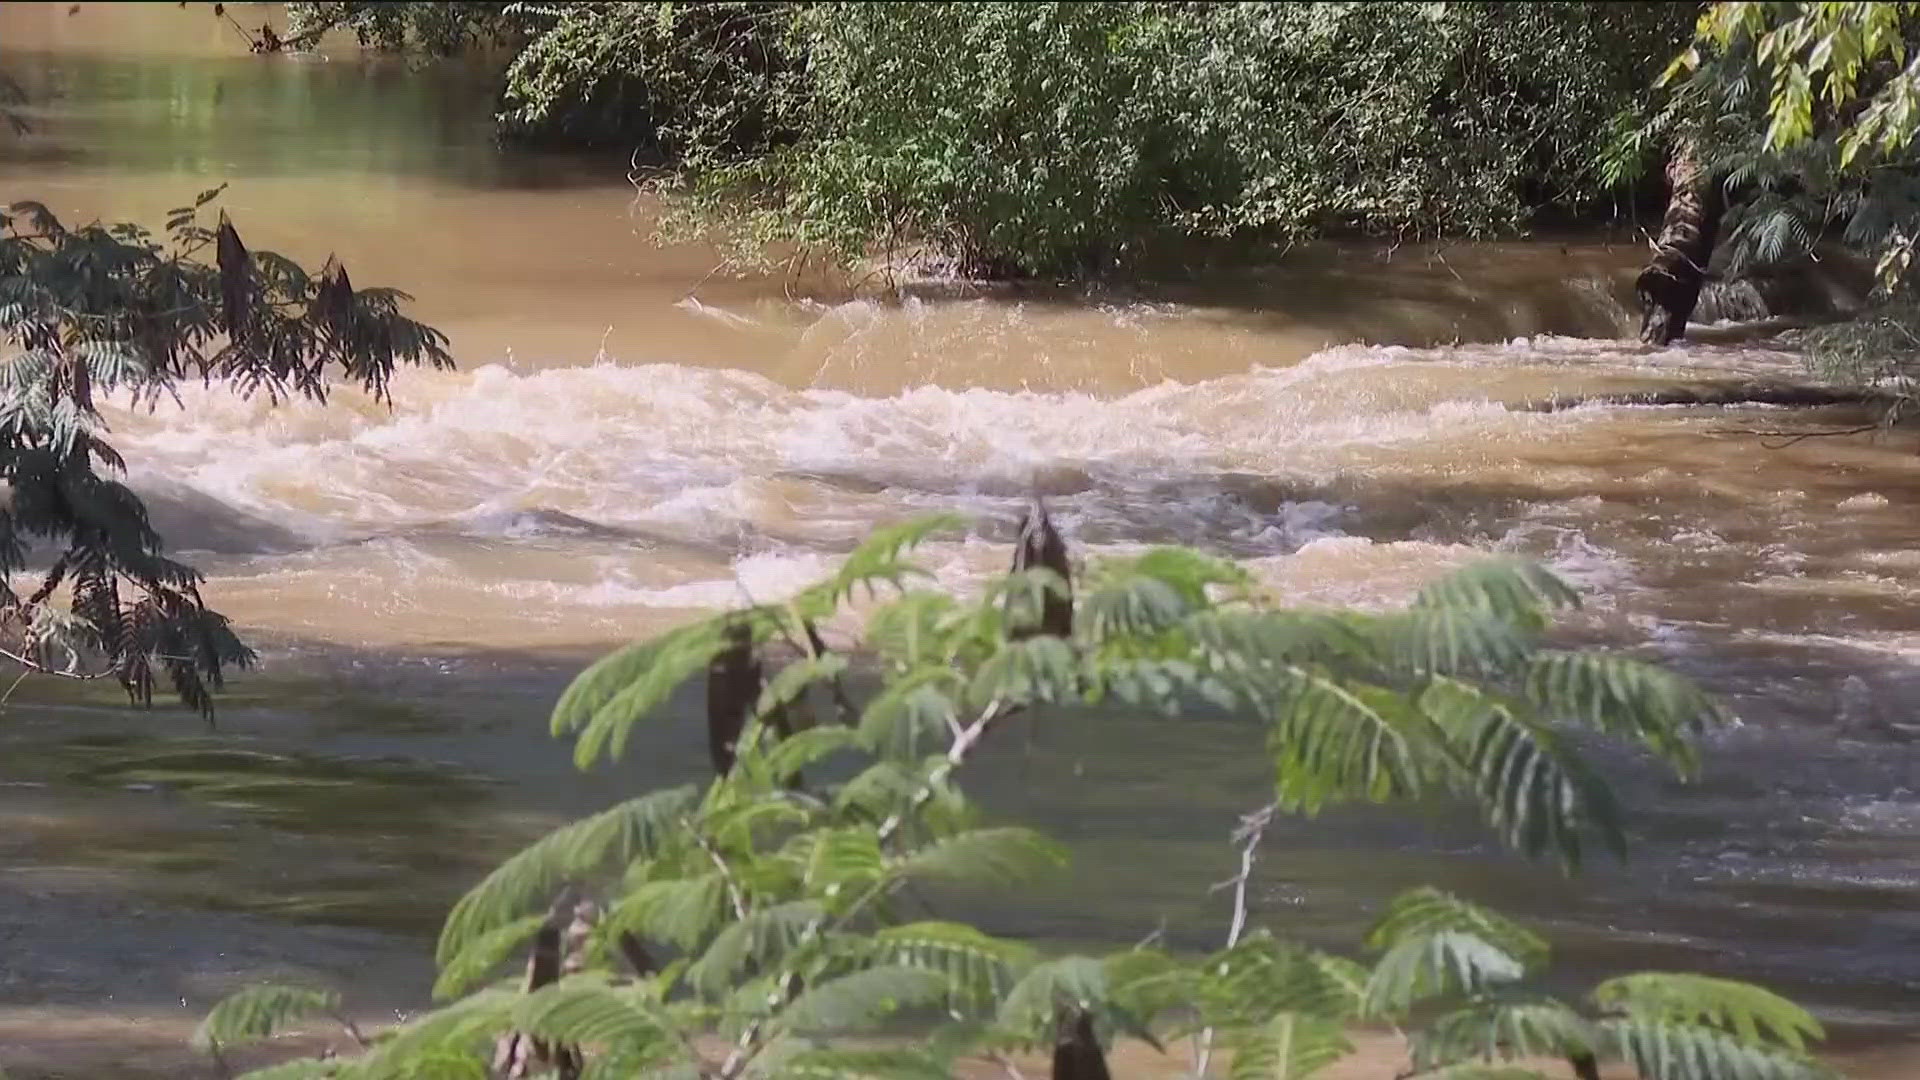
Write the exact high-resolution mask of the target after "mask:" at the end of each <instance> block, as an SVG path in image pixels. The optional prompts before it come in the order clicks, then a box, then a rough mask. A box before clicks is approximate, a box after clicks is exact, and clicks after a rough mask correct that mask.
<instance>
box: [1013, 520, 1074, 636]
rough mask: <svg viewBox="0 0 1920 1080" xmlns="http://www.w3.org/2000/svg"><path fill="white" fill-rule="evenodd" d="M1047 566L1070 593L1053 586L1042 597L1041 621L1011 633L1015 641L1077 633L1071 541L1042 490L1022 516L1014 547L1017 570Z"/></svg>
mask: <svg viewBox="0 0 1920 1080" xmlns="http://www.w3.org/2000/svg"><path fill="white" fill-rule="evenodd" d="M1037 567H1044V568H1046V569H1048V570H1051V571H1053V572H1054V573H1055V574H1058V575H1059V576H1060V584H1061V585H1062V586H1063V587H1064V588H1065V590H1066V594H1065V595H1061V594H1060V593H1057V592H1054V591H1053V590H1051V589H1049V590H1047V592H1046V593H1045V595H1044V596H1042V597H1041V600H1040V622H1039V625H1037V626H1034V625H1019V626H1015V627H1013V628H1012V631H1011V633H1010V635H1009V636H1011V637H1012V638H1013V639H1014V640H1015V641H1019V640H1022V639H1024V638H1029V637H1033V636H1035V635H1036V634H1048V635H1052V636H1053V637H1057V638H1067V637H1072V636H1073V566H1072V565H1071V563H1070V562H1069V561H1068V558H1067V542H1066V541H1065V540H1063V539H1061V538H1060V531H1059V530H1058V529H1055V528H1054V527H1053V519H1052V518H1051V517H1049V516H1047V504H1046V502H1045V500H1043V499H1041V498H1040V496H1039V495H1038V494H1036V495H1034V497H1033V505H1032V506H1031V507H1029V508H1028V510H1027V514H1026V516H1025V517H1023V518H1021V519H1020V535H1019V538H1018V540H1016V541H1015V547H1014V550H1013V572H1014V573H1016V574H1017V573H1019V572H1020V571H1022V570H1032V569H1035V568H1037Z"/></svg>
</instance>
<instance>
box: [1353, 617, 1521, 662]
mask: <svg viewBox="0 0 1920 1080" xmlns="http://www.w3.org/2000/svg"><path fill="white" fill-rule="evenodd" d="M1370 630H1371V636H1372V638H1373V640H1374V642H1375V645H1376V648H1377V649H1378V650H1379V655H1380V658H1381V660H1382V662H1383V663H1385V664H1387V665H1388V666H1389V668H1390V669H1391V670H1393V671H1396V672H1399V673H1402V674H1404V675H1407V676H1411V677H1414V678H1427V677H1434V676H1447V675H1465V676H1494V677H1497V676H1500V675H1503V674H1505V673H1506V672H1509V671H1512V670H1513V669H1515V668H1516V667H1518V666H1519V665H1521V664H1522V663H1524V662H1525V661H1526V660H1527V658H1528V656H1529V655H1530V654H1531V653H1532V651H1533V647H1534V645H1533V633H1534V630H1533V629H1532V628H1530V627H1527V626H1524V625H1522V624H1521V623H1518V622H1516V621H1514V620H1513V619H1512V617H1510V616H1508V615H1506V614H1504V613H1500V612H1496V611H1493V610H1490V609H1487V608H1481V607H1471V606H1461V607H1415V608H1412V609H1411V610H1408V611H1404V612H1397V613H1395V614H1391V615H1383V616H1381V617H1379V618H1378V619H1376V620H1374V622H1373V623H1372V626H1371V628H1370Z"/></svg>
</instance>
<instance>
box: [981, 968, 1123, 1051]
mask: <svg viewBox="0 0 1920 1080" xmlns="http://www.w3.org/2000/svg"><path fill="white" fill-rule="evenodd" d="M1106 1002H1107V971H1106V965H1104V964H1102V963H1101V962H1100V961H1098V960H1095V959H1093V958H1091V957H1086V956H1063V957H1059V958H1057V959H1054V960H1049V961H1047V962H1045V963H1041V964H1035V965H1034V966H1033V967H1031V968H1029V969H1028V970H1027V972H1026V974H1024V975H1022V976H1021V977H1020V980H1019V981H1018V982H1016V983H1014V985H1013V988H1012V989H1011V990H1009V991H1007V995H1006V997H1004V998H1002V999H1001V1001H1000V1012H999V1024H1000V1026H1001V1027H1003V1028H1005V1029H1007V1030H1009V1031H1015V1032H1021V1033H1024V1034H1027V1035H1029V1036H1030V1037H1037V1036H1038V1034H1039V1033H1040V1032H1043V1031H1051V1029H1052V1024H1053V1021H1054V1016H1055V1015H1056V1013H1057V1011H1058V1010H1059V1009H1062V1008H1067V1009H1080V1010H1085V1011H1089V1012H1092V1011H1097V1010H1099V1009H1100V1008H1101V1007H1102V1006H1104V1005H1105V1004H1106Z"/></svg>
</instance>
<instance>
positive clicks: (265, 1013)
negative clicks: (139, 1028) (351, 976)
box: [193, 986, 340, 1049]
mask: <svg viewBox="0 0 1920 1080" xmlns="http://www.w3.org/2000/svg"><path fill="white" fill-rule="evenodd" d="M339 1005H340V998H339V995H337V994H334V993H332V992H331V991H325V990H311V989H305V988H302V987H297V986H255V987H249V988H248V989H245V990H242V991H240V992H238V993H235V994H232V995H229V996H228V997H226V998H223V999H222V1000H221V1001H220V1003H219V1004H218V1005H215V1006H214V1007H213V1011H211V1012H209V1013H207V1018H206V1019H205V1020H202V1021H200V1026H199V1027H198V1028H196V1029H194V1032H193V1045H195V1046H197V1047H201V1048H203V1049H204V1048H211V1047H219V1046H223V1045H226V1044H229V1043H239V1042H246V1041H249V1040H252V1039H264V1038H267V1037H268V1036H271V1035H273V1034H274V1033H276V1032H278V1031H281V1030H283V1029H284V1028H285V1027H286V1026H287V1025H288V1024H291V1023H294V1022H296V1021H300V1020H306V1019H309V1018H312V1017H315V1016H327V1015H330V1014H332V1013H333V1011H334V1010H335V1009H337V1008H338V1007H339Z"/></svg>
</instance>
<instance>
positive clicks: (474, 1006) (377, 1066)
mask: <svg viewBox="0 0 1920 1080" xmlns="http://www.w3.org/2000/svg"><path fill="white" fill-rule="evenodd" d="M525 997H526V995H524V994H522V993H520V992H519V991H517V990H503V989H498V988H489V989H486V990H481V991H479V992H478V993H474V994H470V995H468V996H467V997H464V998H461V999H460V1000H459V1001H456V1002H454V1003H452V1004H451V1005H447V1006H445V1007H443V1008H440V1009H436V1010H434V1011H433V1012H430V1013H426V1014H425V1015H422V1016H416V1017H414V1018H413V1019H411V1020H409V1021H408V1022H407V1023H405V1024H403V1025H401V1026H400V1027H398V1028H395V1029H392V1030H390V1031H388V1032H386V1033H385V1034H384V1037H383V1038H382V1039H381V1040H380V1041H378V1042H376V1043H375V1044H374V1045H373V1047H372V1048H371V1049H369V1050H368V1051H367V1053H366V1054H364V1055H362V1056H361V1057H359V1058H357V1059H355V1060H354V1061H353V1062H351V1063H350V1068H349V1069H348V1070H347V1072H349V1074H350V1075H351V1076H352V1077H353V1078H354V1080H413V1078H414V1077H417V1076H421V1075H425V1076H431V1077H454V1076H461V1077H472V1076H480V1077H484V1076H485V1075H486V1059H487V1058H490V1057H491V1056H492V1050H493V1048H492V1047H491V1046H490V1045H488V1041H489V1040H490V1039H492V1038H493V1037H494V1036H497V1035H499V1034H500V1033H501V1032H503V1031H506V1030H508V1028H509V1026H510V1020H509V1018H510V1017H511V1015H512V1012H513V1009H514V1008H515V1006H516V1005H518V1004H519V1003H520V1002H521V1001H523V1000H525ZM469 1064H471V1065H472V1066H477V1067H478V1068H479V1070H480V1071H479V1073H477V1074H475V1073H473V1072H472V1071H471V1070H470V1069H469V1067H468V1066H469Z"/></svg>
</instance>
